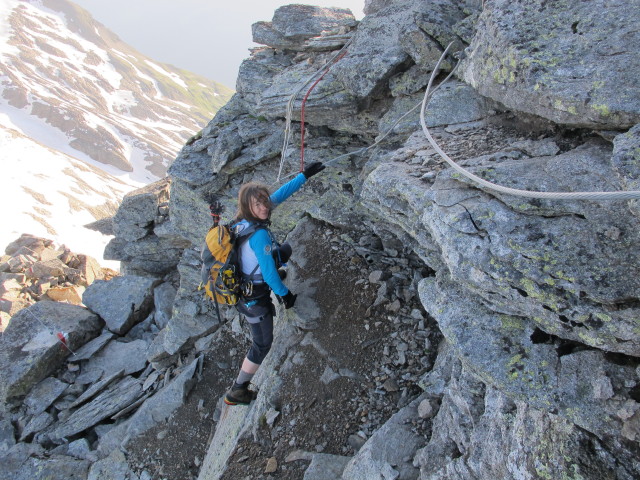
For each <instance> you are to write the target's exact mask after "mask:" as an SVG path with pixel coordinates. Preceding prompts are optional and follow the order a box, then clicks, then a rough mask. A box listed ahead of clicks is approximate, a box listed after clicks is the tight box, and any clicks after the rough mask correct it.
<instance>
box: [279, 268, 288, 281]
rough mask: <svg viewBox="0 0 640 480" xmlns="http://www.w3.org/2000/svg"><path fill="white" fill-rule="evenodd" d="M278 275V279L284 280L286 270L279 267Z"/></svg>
mask: <svg viewBox="0 0 640 480" xmlns="http://www.w3.org/2000/svg"><path fill="white" fill-rule="evenodd" d="M278 275H279V276H280V280H284V279H285V278H287V271H286V270H285V269H284V268H279V269H278Z"/></svg>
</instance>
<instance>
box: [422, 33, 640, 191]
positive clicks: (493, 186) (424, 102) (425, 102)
mask: <svg viewBox="0 0 640 480" xmlns="http://www.w3.org/2000/svg"><path fill="white" fill-rule="evenodd" d="M452 44H453V43H450V44H449V46H448V47H447V48H446V49H445V51H444V52H443V53H442V56H441V57H440V60H438V63H437V64H436V67H435V68H434V69H433V72H432V73H431V78H430V79H429V83H428V84H427V90H426V91H425V94H424V99H423V100H422V108H421V109H420V125H421V126H422V131H423V132H424V134H425V136H426V137H427V140H428V141H429V143H430V144H431V146H432V147H433V148H434V150H435V151H436V152H437V153H438V154H439V155H440V156H441V157H442V158H443V159H444V160H445V161H446V162H447V163H448V164H449V165H450V166H451V167H452V168H453V169H454V170H456V171H457V172H459V173H461V174H462V175H464V176H465V177H467V178H469V179H470V180H472V181H473V182H475V183H477V184H479V185H482V186H483V187H485V188H488V189H490V190H494V191H496V192H500V193H506V194H508V195H515V196H519V197H527V198H548V199H555V200H630V199H635V198H640V191H638V190H629V191H618V192H538V191H531V190H520V189H517V188H510V187H504V186H502V185H497V184H495V183H491V182H488V181H487V180H484V179H482V178H480V177H478V176H477V175H474V174H473V173H471V172H469V171H468V170H465V169H464V168H462V167H461V166H460V165H458V164H457V163H456V162H454V161H453V160H452V159H451V158H450V157H449V156H448V155H447V154H446V153H445V152H444V150H442V148H440V146H439V145H438V144H437V143H436V141H435V140H434V139H433V137H432V136H431V133H430V132H429V129H428V128H427V124H426V121H425V111H426V109H427V105H428V103H429V97H430V94H429V91H430V89H431V85H432V83H433V79H434V78H435V77H436V75H437V73H438V70H439V69H440V63H442V60H443V59H444V58H445V56H446V55H447V53H448V51H449V48H450V47H451V45H452ZM440 85H442V83H441V84H440Z"/></svg>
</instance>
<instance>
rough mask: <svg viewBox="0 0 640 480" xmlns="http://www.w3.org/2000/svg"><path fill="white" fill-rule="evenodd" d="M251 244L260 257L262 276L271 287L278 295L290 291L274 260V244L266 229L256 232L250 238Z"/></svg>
mask: <svg viewBox="0 0 640 480" xmlns="http://www.w3.org/2000/svg"><path fill="white" fill-rule="evenodd" d="M249 246H250V247H251V249H252V250H253V251H254V252H255V254H256V257H257V258H258V265H260V271H261V272H262V278H263V279H264V281H265V282H267V285H269V287H271V290H273V292H274V293H275V294H276V295H280V296H281V297H283V296H284V295H286V294H287V293H288V292H289V289H288V288H287V287H286V286H285V284H284V283H282V280H280V275H278V270H277V269H276V262H275V261H274V260H273V256H272V254H273V250H272V249H273V245H272V243H271V237H269V233H267V231H266V230H264V229H260V230H258V231H257V232H256V233H254V234H253V235H252V236H251V238H250V239H249Z"/></svg>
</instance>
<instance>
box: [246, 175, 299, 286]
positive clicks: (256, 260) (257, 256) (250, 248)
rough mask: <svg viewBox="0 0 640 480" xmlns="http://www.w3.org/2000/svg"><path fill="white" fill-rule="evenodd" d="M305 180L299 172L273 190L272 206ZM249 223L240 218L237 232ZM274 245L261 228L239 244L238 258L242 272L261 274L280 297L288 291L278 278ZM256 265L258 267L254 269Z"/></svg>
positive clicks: (296, 188)
mask: <svg viewBox="0 0 640 480" xmlns="http://www.w3.org/2000/svg"><path fill="white" fill-rule="evenodd" d="M306 181H307V179H306V177H305V176H304V175H303V174H302V173H300V174H298V175H296V176H295V177H294V178H293V179H292V180H290V181H289V182H287V183H285V184H284V185H283V186H281V187H280V188H279V189H278V190H276V191H275V192H273V193H272V194H271V196H270V199H271V203H272V204H273V208H275V207H277V206H278V205H279V204H281V203H282V202H284V201H285V200H286V199H287V198H289V197H290V196H291V195H293V194H294V193H296V192H297V191H298V190H300V188H301V187H302V185H304V184H305V182H306ZM249 225H250V223H249V221H248V220H241V221H240V222H238V223H237V224H236V226H237V228H238V232H242V230H244V229H245V228H247V227H248V226H249ZM276 247H277V243H276V241H275V239H274V238H273V236H272V235H271V232H270V231H269V230H268V229H266V228H261V229H259V230H257V231H256V232H255V233H254V234H253V235H252V236H251V237H250V238H249V241H248V242H244V243H243V244H242V245H240V260H241V262H242V265H241V268H242V272H243V273H245V274H247V275H249V274H251V273H252V272H253V273H254V275H259V274H262V278H263V280H264V281H265V282H266V283H267V285H269V287H270V288H271V290H273V292H274V293H275V294H276V295H279V296H281V297H282V296H284V295H286V294H287V293H288V292H289V289H288V288H287V287H286V286H285V284H284V283H282V280H280V276H279V275H278V270H277V268H276V263H275V261H274V260H273V256H272V252H273V249H274V248H276ZM256 265H257V266H258V269H257V270H255V271H254V269H255V267H256Z"/></svg>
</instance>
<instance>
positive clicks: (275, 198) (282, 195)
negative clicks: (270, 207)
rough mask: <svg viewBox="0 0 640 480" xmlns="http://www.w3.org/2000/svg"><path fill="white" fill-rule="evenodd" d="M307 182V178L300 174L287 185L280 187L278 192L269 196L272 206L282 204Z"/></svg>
mask: <svg viewBox="0 0 640 480" xmlns="http://www.w3.org/2000/svg"><path fill="white" fill-rule="evenodd" d="M306 181H307V177H305V176H304V175H303V174H302V173H299V174H298V175H296V176H295V177H293V179H292V180H289V181H288V182H287V183H285V184H284V185H282V186H281V187H280V188H279V189H278V190H276V191H275V192H273V193H272V194H271V197H269V198H270V199H271V202H272V203H273V204H274V205H279V204H280V203H282V202H284V201H285V200H286V199H287V198H289V197H290V196H291V195H293V194H294V193H296V192H297V191H298V190H300V187H302V185H304V184H305V182H306Z"/></svg>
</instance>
